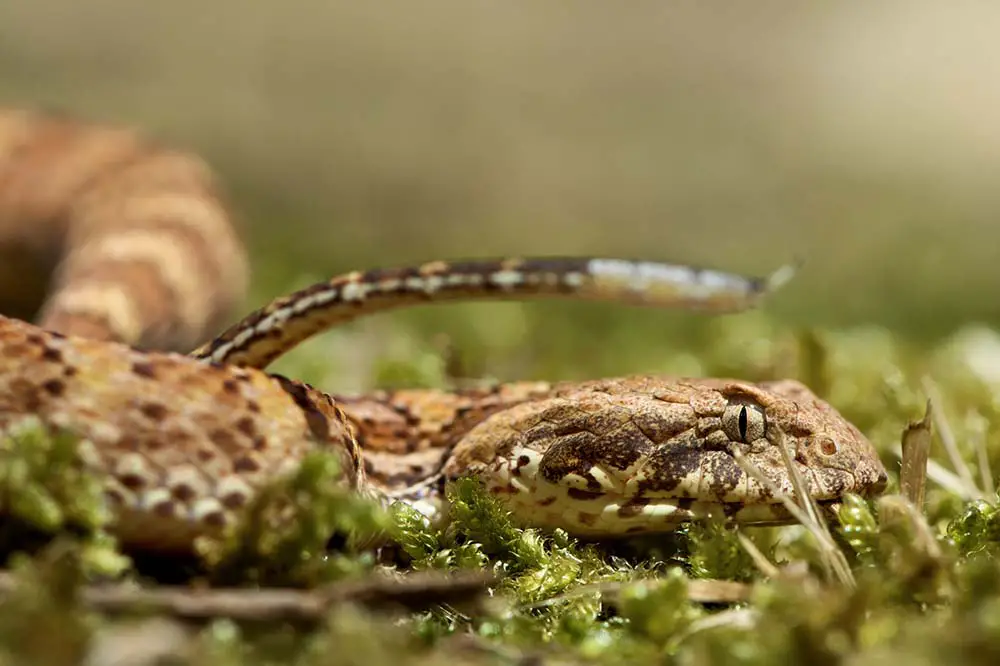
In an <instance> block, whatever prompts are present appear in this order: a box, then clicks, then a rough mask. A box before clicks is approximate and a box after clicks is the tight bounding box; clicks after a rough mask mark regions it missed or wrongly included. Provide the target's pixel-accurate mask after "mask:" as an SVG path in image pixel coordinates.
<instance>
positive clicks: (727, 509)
mask: <svg viewBox="0 0 1000 666" xmlns="http://www.w3.org/2000/svg"><path fill="white" fill-rule="evenodd" d="M745 507H746V504H744V503H743V502H725V503H723V504H722V512H723V513H724V514H725V515H726V518H732V517H733V516H735V515H736V514H737V513H739V512H740V511H742V510H743V509H744V508H745Z"/></svg>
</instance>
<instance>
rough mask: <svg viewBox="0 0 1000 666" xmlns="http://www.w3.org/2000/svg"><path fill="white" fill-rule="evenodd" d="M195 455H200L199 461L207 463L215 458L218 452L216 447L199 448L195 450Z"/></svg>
mask: <svg viewBox="0 0 1000 666" xmlns="http://www.w3.org/2000/svg"><path fill="white" fill-rule="evenodd" d="M195 455H196V456H197V457H198V461H199V462H203V463H207V462H211V461H212V460H215V457H216V452H215V449H209V448H199V449H198V450H197V451H196V452H195Z"/></svg>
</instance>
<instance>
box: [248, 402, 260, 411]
mask: <svg viewBox="0 0 1000 666" xmlns="http://www.w3.org/2000/svg"><path fill="white" fill-rule="evenodd" d="M247 411H248V412H252V413H254V414H260V403H259V402H257V401H256V400H247Z"/></svg>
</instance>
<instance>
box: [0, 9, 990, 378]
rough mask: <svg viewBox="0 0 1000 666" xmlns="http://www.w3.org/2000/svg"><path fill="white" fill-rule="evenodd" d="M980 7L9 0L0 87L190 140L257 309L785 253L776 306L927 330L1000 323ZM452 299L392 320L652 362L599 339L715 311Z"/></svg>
mask: <svg viewBox="0 0 1000 666" xmlns="http://www.w3.org/2000/svg"><path fill="white" fill-rule="evenodd" d="M998 20H1000V7H997V6H990V5H986V4H968V5H965V4H962V3H948V5H947V6H945V5H940V4H931V3H926V2H917V3H913V2H908V3H892V2H890V3H880V4H878V5H877V6H874V5H868V4H850V5H848V4H839V3H838V4H831V3H816V2H810V3H795V4H792V3H775V2H756V3H739V4H729V3H711V2H710V3H664V2H634V3H628V4H627V5H623V4H619V3H599V2H577V3H537V2H479V1H476V0H465V1H459V0H424V1H423V2H420V3H387V2H370V3H347V2H326V3H321V2H314V1H310V0H286V1H285V2H282V3H275V2H258V3H236V2H215V3H211V2H207V3H206V2H194V1H193V0H174V1H173V2H171V3H149V4H146V3H135V2H126V1H125V0H92V1H91V2H86V3H70V2H65V0H62V1H59V0H33V2H31V3H26V2H22V3H14V2H6V3H0V102H2V103H3V104H5V105H8V106H41V107H49V108H59V109H63V110H68V111H72V112H74V113H78V114H82V115H84V116H85V117H90V118H94V119H98V120H105V121H115V122H123V123H127V124H132V125H139V126H142V127H144V128H146V131H147V132H149V133H150V134H153V135H154V136H158V137H161V138H163V139H167V140H170V141H172V142H174V143H176V144H179V145H182V146H186V147H189V148H191V149H194V150H195V151H197V152H199V153H200V154H202V155H203V156H205V157H206V158H207V159H208V160H209V161H210V162H211V163H212V164H213V165H214V166H215V167H216V169H217V170H218V171H219V173H220V174H221V176H222V178H223V180H224V181H225V182H226V184H227V186H228V188H229V190H230V192H231V194H232V197H233V199H234V200H235V202H236V206H237V212H238V214H239V216H240V218H241V223H242V224H244V226H245V230H246V234H245V235H246V238H247V239H248V241H249V242H250V244H251V247H252V250H253V261H254V267H255V273H254V276H253V280H254V291H253V297H252V298H253V300H252V301H251V302H249V303H248V307H254V306H257V305H259V304H262V303H263V302H264V301H265V300H266V299H269V298H271V297H273V296H275V295H278V294H279V293H282V292H284V291H287V290H288V289H290V288H292V287H295V286H300V285H301V284H303V283H305V282H306V281H311V280H316V279H320V278H323V277H326V276H329V275H333V274H335V273H340V272H343V271H347V270H351V269H355V268H366V267H373V266H376V265H393V264H406V263H413V262H422V261H425V260H429V259H434V258H458V257H475V256H491V255H503V254H573V253H586V254H598V255H621V256H630V257H642V258H649V259H664V260H673V261H683V262H691V263H695V264H702V265H710V266H713V267H717V268H722V269H729V270H736V271H744V272H749V273H767V272H770V271H771V270H773V269H775V268H776V267H778V266H779V265H781V264H783V263H786V262H788V261H791V260H793V259H795V258H801V259H803V260H804V261H805V264H804V267H803V269H802V271H801V273H800V274H799V276H798V278H797V279H796V280H795V281H794V282H793V283H792V284H791V285H789V286H788V287H787V288H786V289H785V290H783V291H782V292H781V293H779V294H777V295H776V296H775V298H774V299H772V300H771V301H769V302H768V304H767V306H766V311H767V312H768V313H769V314H771V315H773V316H774V318H775V320H776V321H778V322H780V324H781V325H782V326H788V327H795V328H798V327H846V326H854V325H859V324H874V325H879V326H886V327H888V328H890V329H891V330H892V331H894V332H895V333H896V334H897V335H899V336H903V337H907V338H912V339H914V340H917V341H930V340H935V339H938V338H940V337H942V336H945V335H948V334H950V333H952V332H953V331H955V330H956V329H958V328H961V327H962V326H964V325H966V324H967V323H969V322H974V321H983V322H986V323H988V324H990V325H995V324H997V323H998V322H1000V306H998V299H997V297H996V294H997V291H998V288H1000V266H998V262H997V258H998V257H1000V253H998V248H997V245H998V242H997V241H998V239H1000V224H998V222H1000V219H998V213H1000V188H998V187H996V183H997V180H998V177H1000V123H998V122H997V120H996V118H997V111H998V110H1000V86H997V85H996V82H997V81H1000V57H998V56H1000V45H998V44H1000V42H998V41H997V40H996V30H995V29H994V26H996V25H997V21H998ZM428 310H434V312H433V313H428ZM447 310H448V313H447V314H446V313H444V310H441V309H436V308H434V309H424V311H421V312H417V313H415V314H410V313H407V314H406V315H403V316H402V318H397V319H392V321H396V322H400V321H407V322H410V323H412V324H413V326H414V330H420V331H424V332H427V333H428V337H427V340H430V342H428V343H427V344H428V345H430V346H431V347H433V345H434V344H437V343H435V342H433V341H434V339H435V338H434V337H433V333H434V332H435V331H442V332H444V333H447V334H449V335H451V336H452V337H456V336H457V339H459V340H462V339H465V340H467V341H469V340H477V341H483V342H482V346H483V347H485V348H494V349H496V345H500V346H503V345H506V347H505V348H504V349H505V351H503V352H502V353H500V354H499V355H500V356H501V357H503V359H507V360H508V361H509V360H510V359H511V358H515V357H517V356H518V354H522V353H524V352H525V350H526V349H529V348H530V349H543V350H545V353H547V354H554V355H556V356H557V357H559V358H563V359H564V360H565V363H563V364H562V365H559V364H558V363H557V364H556V366H554V367H557V368H558V369H556V370H554V372H558V373H561V374H568V375H573V374H587V371H588V370H590V369H591V368H595V367H596V368H597V369H599V370H600V371H602V372H609V371H613V370H618V371H623V372H624V371H632V370H635V369H637V368H638V367H639V366H640V365H641V361H640V360H638V356H637V357H636V358H635V359H633V360H627V361H626V362H624V363H616V362H615V359H614V358H613V357H614V356H615V353H613V352H610V353H604V352H605V350H607V347H606V346H605V347H600V346H596V347H595V344H599V343H601V342H602V339H603V338H604V336H609V335H612V333H610V331H620V330H622V329H627V335H626V337H622V338H614V339H616V340H620V344H628V345H634V346H636V347H642V346H653V345H657V344H661V345H669V344H674V343H675V339H673V338H668V337H666V336H664V335H663V331H665V330H667V329H672V328H678V327H679V328H684V327H688V329H689V332H690V330H698V329H697V327H698V326H701V325H702V323H698V322H700V321H701V319H703V318H701V319H699V316H698V315H691V314H685V313H659V312H650V311H642V312H637V311H629V312H625V313H623V311H622V309H621V308H618V309H616V308H614V307H613V306H594V305H579V304H560V305H558V306H554V305H547V304H536V305H530V306H526V307H524V308H520V307H518V306H508V305H473V306H468V307H465V306H462V307H458V308H448V309H447ZM393 317H397V316H396V315H393ZM407 318H408V319H407ZM380 319H385V318H380ZM692 321H694V322H695V323H691V322H692ZM380 325H382V326H384V325H385V324H384V322H383V324H380ZM372 326H376V325H374V324H373V325H372ZM690 327H695V328H690ZM469 331H473V332H471V333H470V332H469ZM511 331H513V333H511ZM567 331H576V332H579V333H580V335H578V336H577V337H576V338H574V339H573V340H571V341H568V342H565V343H564V340H565V339H566V337H565V336H566V335H567ZM615 335H617V333H616V334H615ZM623 335H624V334H623ZM463 336H464V338H463ZM491 336H494V337H493V338H491ZM494 338H496V340H502V341H503V344H502V345H501V343H499V342H496V343H494V342H491V340H493V339H494ZM468 344H473V343H471V342H469V343H468ZM491 345H493V347H491ZM353 353H354V352H353V351H352V352H348V353H347V355H348V356H350V355H351V354H353ZM539 353H541V352H539ZM581 354H583V355H584V357H585V358H586V360H585V361H583V362H582V363H584V364H585V365H586V366H588V367H579V368H577V367H576V366H572V367H570V366H567V365H566V363H569V362H570V361H569V360H570V359H572V358H581ZM560 355H561V356H560ZM342 356H343V354H342ZM594 356H597V357H599V359H597V361H595V360H594V359H593V357H594ZM626 356H628V354H626ZM609 357H612V358H609ZM629 358H631V357H629ZM341 360H342V361H343V360H344V359H343V358H341ZM595 362H596V363H597V365H595ZM623 366H624V367H623ZM525 367H536V366H533V365H526V366H525ZM483 369H488V370H491V371H495V372H498V373H500V374H514V373H516V372H519V371H522V370H523V369H524V368H522V367H521V366H519V365H518V364H513V365H510V364H508V365H504V363H503V362H501V363H500V364H499V365H491V364H490V362H489V361H488V360H486V361H482V362H481V363H480V364H478V365H475V364H474V365H473V367H472V368H471V369H470V371H482V370H483Z"/></svg>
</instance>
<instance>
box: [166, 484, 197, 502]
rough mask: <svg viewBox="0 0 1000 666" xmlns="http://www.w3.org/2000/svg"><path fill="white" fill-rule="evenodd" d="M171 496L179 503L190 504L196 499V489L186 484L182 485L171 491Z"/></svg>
mask: <svg viewBox="0 0 1000 666" xmlns="http://www.w3.org/2000/svg"><path fill="white" fill-rule="evenodd" d="M170 495H171V496H172V497H173V498H174V499H176V500H178V501H179V502H190V501H191V500H192V499H194V496H195V492H194V488H192V487H191V486H190V485H188V484H186V483H180V484H177V485H176V486H174V487H173V488H171V489H170Z"/></svg>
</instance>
